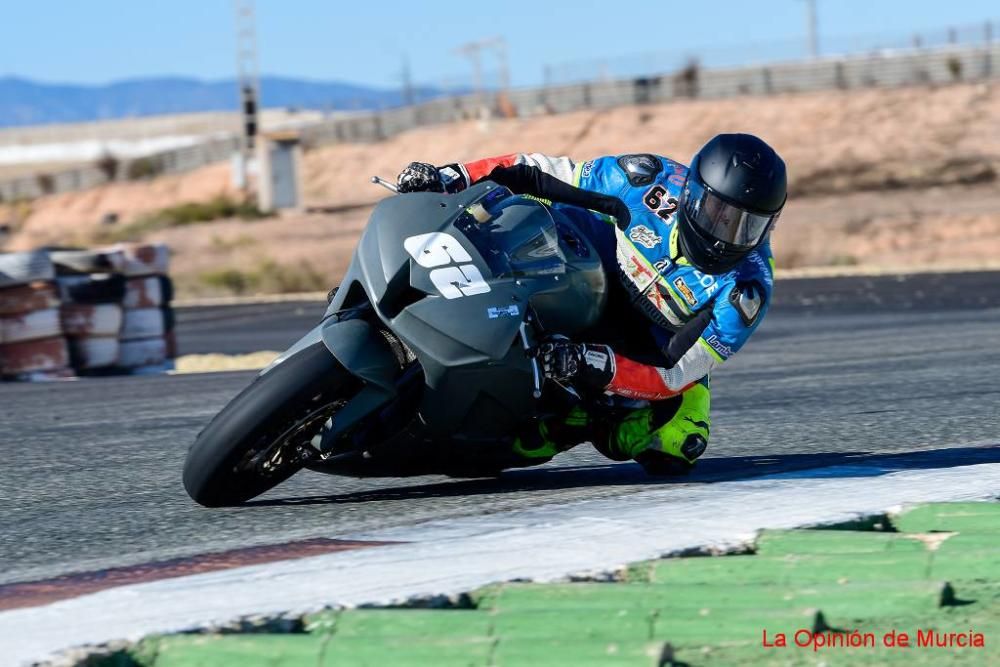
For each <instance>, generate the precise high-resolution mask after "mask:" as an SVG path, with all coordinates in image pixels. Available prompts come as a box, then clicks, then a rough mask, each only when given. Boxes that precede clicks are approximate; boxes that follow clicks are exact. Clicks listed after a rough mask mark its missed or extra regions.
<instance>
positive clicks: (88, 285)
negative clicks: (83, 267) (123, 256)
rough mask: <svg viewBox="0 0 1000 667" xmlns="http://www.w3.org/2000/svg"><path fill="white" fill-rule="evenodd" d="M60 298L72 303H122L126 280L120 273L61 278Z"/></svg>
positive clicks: (59, 278)
mask: <svg viewBox="0 0 1000 667" xmlns="http://www.w3.org/2000/svg"><path fill="white" fill-rule="evenodd" d="M56 281H57V284H58V285H59V296H60V297H61V298H62V300H63V301H70V302H72V303H121V302H122V300H123V299H124V298H125V289H126V282H127V281H126V279H125V276H123V275H121V274H120V273H106V274H99V273H98V274H91V275H78V276H59V277H58V278H57V279H56Z"/></svg>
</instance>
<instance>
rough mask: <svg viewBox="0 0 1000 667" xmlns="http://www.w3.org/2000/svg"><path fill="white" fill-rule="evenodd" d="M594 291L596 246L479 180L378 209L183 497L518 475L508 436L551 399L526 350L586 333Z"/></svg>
mask: <svg viewBox="0 0 1000 667" xmlns="http://www.w3.org/2000/svg"><path fill="white" fill-rule="evenodd" d="M372 180H373V182H378V183H381V184H383V185H387V187H390V189H393V188H392V187H391V186H390V185H388V184H387V183H386V182H385V181H382V180H381V179H378V178H377V177H375V178H373V179H372ZM607 291H608V288H607V278H606V276H605V272H604V270H603V268H602V266H601V260H600V258H599V256H598V253H597V251H596V250H595V248H594V247H593V246H592V244H591V243H590V241H589V240H588V239H587V238H586V237H585V236H584V235H582V234H581V233H580V232H579V231H578V230H577V229H576V228H575V227H574V225H573V224H572V223H571V222H570V220H569V218H568V217H567V215H566V213H565V212H564V211H562V210H560V207H558V206H550V205H548V203H546V202H542V201H539V200H538V199H536V198H533V197H530V196H523V195H515V194H513V193H512V192H511V191H510V190H509V189H507V188H506V187H503V186H501V185H498V184H496V183H494V182H491V181H485V182H481V183H478V184H476V185H473V186H472V187H470V188H468V189H466V190H464V191H462V192H460V193H458V194H438V193H428V192H424V193H411V194H405V195H399V194H397V195H396V196H393V197H388V198H386V199H383V200H382V201H381V202H380V203H379V204H378V205H377V206H376V207H375V209H374V211H373V213H372V215H371V218H370V219H369V222H368V224H367V226H366V227H365V230H364V232H363V233H362V235H361V238H360V240H359V242H358V245H357V247H356V249H355V251H354V255H353V258H352V261H351V264H350V267H349V268H348V270H347V273H346V274H345V276H344V278H343V280H342V282H341V284H340V285H339V287H338V288H336V289H335V290H334V291H333V292H331V297H330V299H329V304H328V307H327V309H326V312H325V314H324V315H323V318H322V320H321V322H320V323H319V324H318V325H317V326H316V327H315V328H314V329H313V330H312V331H310V332H309V333H307V334H306V335H305V336H303V337H302V338H301V339H300V340H299V341H298V342H297V343H295V344H294V345H292V346H291V347H290V348H289V349H288V350H287V351H286V352H284V353H283V354H282V355H281V356H280V357H278V359H276V360H275V361H274V362H273V363H272V364H271V365H269V366H268V367H266V368H264V369H263V370H262V371H261V372H260V373H259V374H258V376H257V377H256V378H255V379H254V381H253V383H252V384H250V386H248V387H247V388H246V389H244V390H243V391H242V392H241V393H240V394H239V395H237V396H236V397H235V398H234V399H233V400H232V401H230V403H229V404H228V405H226V406H225V407H224V408H223V409H222V411H221V412H219V414H218V415H216V416H215V418H214V419H212V421H211V422H210V423H209V424H208V425H207V426H206V427H205V428H204V429H203V430H202V431H201V432H200V433H199V434H198V436H197V438H196V440H195V442H194V444H193V445H192V446H191V448H190V450H189V452H188V456H187V460H186V462H185V465H184V473H183V480H184V487H185V489H186V490H187V492H188V494H189V495H190V496H191V498H192V499H193V500H195V501H196V502H198V503H200V504H201V505H204V506H208V507H218V506H227V505H236V504H239V503H242V502H245V501H247V500H249V499H251V498H254V497H255V496H258V495H260V494H261V493H264V492H265V491H267V490H269V489H271V488H273V487H274V486H276V485H278V484H280V483H281V482H283V481H285V480H286V479H288V478H289V477H291V476H292V475H293V474H295V473H296V472H298V471H299V470H302V469H309V470H313V471H318V472H323V473H329V474H335V475H349V476H355V477H366V476H404V475H415V474H429V473H443V474H449V475H453V476H482V475H495V474H497V473H499V471H500V470H502V469H504V468H506V467H510V466H512V465H517V463H516V462H512V461H510V460H509V459H510V454H509V450H510V442H511V440H512V438H513V437H515V436H516V435H517V434H518V433H521V432H524V429H527V428H530V427H531V424H532V422H533V421H535V420H537V419H540V418H544V417H545V416H546V415H547V414H551V413H552V411H553V410H554V407H553V406H554V405H555V404H556V403H558V402H559V400H562V399H560V398H552V397H551V395H552V394H556V393H558V394H561V395H562V396H565V394H566V392H565V391H560V392H549V391H546V392H543V388H545V387H546V386H547V385H548V383H546V382H545V380H544V378H543V376H542V373H541V369H540V367H539V364H538V361H537V359H536V358H535V357H534V356H533V355H532V354H531V353H530V351H531V350H532V349H534V347H535V346H536V345H537V344H538V342H539V341H541V340H543V339H544V338H546V337H548V336H551V335H553V334H561V335H565V336H569V337H572V336H573V335H574V334H576V333H579V332H581V331H584V330H586V329H587V328H589V327H591V326H592V325H594V324H595V323H596V322H597V320H598V319H599V318H600V316H601V313H602V311H603V309H604V305H605V301H606V299H607ZM568 391H571V390H568ZM543 394H544V395H543Z"/></svg>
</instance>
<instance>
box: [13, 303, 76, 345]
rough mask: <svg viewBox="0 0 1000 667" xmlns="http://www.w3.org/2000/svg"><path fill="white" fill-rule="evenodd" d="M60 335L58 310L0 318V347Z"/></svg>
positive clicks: (49, 309)
mask: <svg viewBox="0 0 1000 667" xmlns="http://www.w3.org/2000/svg"><path fill="white" fill-rule="evenodd" d="M61 335H62V325H61V324H60V322H59V309H58V308H47V309H45V310H34V311H31V312H29V313H23V314H21V315H11V316H9V317H0V345H2V344H5V343H21V342H24V341H27V340H37V339H39V338H52V337H53V336H61Z"/></svg>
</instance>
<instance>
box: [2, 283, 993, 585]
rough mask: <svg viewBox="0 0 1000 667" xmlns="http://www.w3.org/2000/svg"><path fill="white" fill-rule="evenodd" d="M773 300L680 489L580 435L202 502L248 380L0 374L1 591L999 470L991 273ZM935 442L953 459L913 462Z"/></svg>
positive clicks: (717, 383) (269, 336) (727, 372)
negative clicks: (759, 478) (39, 378)
mask: <svg viewBox="0 0 1000 667" xmlns="http://www.w3.org/2000/svg"><path fill="white" fill-rule="evenodd" d="M776 295H777V296H776V300H775V303H774V306H773V308H772V310H771V312H770V314H769V315H768V317H767V320H766V321H765V322H764V324H763V325H762V327H761V329H760V331H759V332H758V334H757V335H756V336H755V337H754V340H753V341H752V342H751V343H750V344H749V345H748V347H747V348H746V350H745V351H744V352H742V353H741V354H740V355H738V356H737V357H736V358H734V359H733V360H732V361H730V362H728V363H727V364H726V367H725V368H723V369H722V370H721V371H719V372H718V373H716V375H715V376H714V377H713V389H714V392H713V413H712V420H713V439H712V443H711V445H710V447H709V450H708V453H707V454H706V456H707V457H708V458H707V459H706V460H705V461H703V463H702V464H701V465H700V466H699V470H698V472H697V473H696V474H695V475H692V476H691V477H689V478H687V479H685V480H683V481H669V482H663V481H659V480H654V479H650V478H648V477H646V476H645V474H644V473H643V472H642V470H641V469H640V468H638V467H637V466H636V465H634V464H631V463H624V464H614V463H611V462H608V461H605V460H604V459H602V458H601V457H600V455H598V454H596V453H595V452H594V451H593V450H591V449H589V448H585V447H578V448H577V449H575V450H573V451H571V452H569V453H567V454H564V455H563V456H561V457H559V458H558V459H557V460H556V461H553V462H552V463H551V464H549V465H546V466H543V467H541V468H536V469H527V470H520V471H511V472H508V473H505V474H504V475H503V477H501V478H500V479H491V480H449V479H447V478H443V477H420V478H410V479H406V480H399V479H395V480H363V481H362V480H352V479H346V478H339V477H328V476H324V475H320V474H316V473H310V472H304V473H300V474H299V475H297V476H296V477H295V478H293V479H292V480H290V481H289V482H286V483H285V484H284V485H283V486H280V487H278V488H277V489H275V490H273V491H272V492H270V493H269V494H267V495H266V496H263V497H262V498H260V499H258V500H257V501H255V502H252V503H250V504H249V505H248V506H246V507H242V508H238V509H225V510H207V509H202V508H200V507H197V506H195V505H194V504H193V503H192V502H191V501H190V500H189V499H188V498H187V496H186V495H185V493H184V490H183V488H182V486H181V483H180V469H181V465H182V462H183V459H184V454H185V451H186V449H187V447H188V445H189V444H190V442H191V441H192V440H193V438H194V437H195V434H196V433H197V432H198V430H199V429H200V428H201V427H202V426H203V425H204V424H205V423H206V422H207V421H208V420H209V419H210V418H211V417H212V415H213V414H214V413H215V412H216V411H217V410H219V409H220V408H221V407H222V406H223V405H224V404H225V402H226V401H227V400H228V399H229V398H231V397H232V396H233V395H234V394H235V393H236V392H237V391H239V390H240V389H241V388H242V387H243V386H245V385H246V384H247V383H248V382H249V381H250V379H251V378H252V375H253V374H252V373H221V374H207V375H187V376H170V377H133V378H101V379H92V380H82V381H77V382H65V383H52V384H34V385H29V384H2V385H0V405H2V406H3V411H2V413H0V415H2V416H0V420H2V433H3V437H2V442H0V501H2V503H3V514H2V517H0V534H2V536H3V537H2V540H0V566H2V568H0V583H9V582H15V581H25V580H31V579H40V578H48V577H52V576H56V575H59V574H63V573H67V572H75V571H85V570H95V569H100V568H105V567H111V566H117V565H129V564H137V563H145V562H149V561H153V560H159V559H163V558H168V557H176V556H187V555H194V554H200V553H205V552H209V551H221V550H226V549H231V548H236V547H245V546H250V545H260V544H272V543H279V542H285V541H290V540H297V539H303V538H307V537H330V538H350V537H352V536H354V535H357V534H359V533H360V532H362V531H364V530H367V529H372V528H376V527H387V526H394V525H409V524H413V523H415V522H419V521H422V520H428V519H438V518H447V517H450V516H455V515H460V514H461V515H464V514H483V513H494V512H503V511H506V510H509V509H516V508H526V507H531V506H534V505H537V504H543V503H555V502H566V501H571V500H578V499H586V498H596V497H608V496H615V495H619V494H626V493H631V492H635V491H638V490H641V489H644V488H648V487H649V485H654V484H655V485H661V484H668V485H669V484H673V485H680V484H711V483H712V482H713V481H714V480H719V479H733V478H739V477H742V476H748V475H759V474H763V473H767V472H775V471H779V470H788V471H803V472H801V473H800V474H808V473H807V472H805V471H808V470H809V469H811V468H817V467H822V466H826V465H830V464H834V463H839V464H843V463H850V462H851V461H854V460H858V458H862V457H872V456H877V457H880V458H882V459H884V460H886V461H887V462H890V463H892V464H894V465H899V466H900V467H920V466H933V467H940V466H946V465H948V461H952V460H953V461H954V462H955V463H956V464H958V463H968V462H969V461H971V460H975V461H977V462H987V461H989V462H1000V447H997V446H996V444H997V443H998V442H1000V433H998V432H1000V416H998V412H1000V411H998V409H997V406H998V405H1000V379H998V378H997V376H996V374H995V373H996V370H995V369H997V368H998V367H1000V276H998V274H994V273H969V274H958V275H952V276H947V275H926V276H915V277H910V278H907V279H899V278H894V277H884V278H846V279H837V280H829V279H816V280H794V281H783V282H781V283H779V285H778V287H777V291H776ZM322 310H323V306H322V304H312V303H304V304H296V303H290V304H267V305H250V306H229V307H219V308H191V309H185V310H182V311H181V312H180V313H179V325H178V326H179V329H178V332H179V336H180V341H181V346H182V352H185V353H193V352H228V353H238V352H252V351H255V350H261V349H282V348H283V347H285V346H286V345H288V344H289V343H291V342H292V341H294V340H295V339H296V338H297V337H298V335H299V334H301V333H303V332H304V331H306V330H307V329H308V328H309V326H311V324H312V323H314V322H315V320H316V318H317V317H318V315H319V314H320V313H321V312H322ZM983 447H985V449H984V448H983ZM931 449H946V450H948V451H945V452H943V453H937V454H934V455H933V456H923V455H921V454H914V453H915V452H920V451H923V450H931ZM774 510H775V512H780V511H781V508H777V507H776V508H774ZM663 511H664V512H665V513H666V512H670V507H669V506H667V505H665V506H664V507H663Z"/></svg>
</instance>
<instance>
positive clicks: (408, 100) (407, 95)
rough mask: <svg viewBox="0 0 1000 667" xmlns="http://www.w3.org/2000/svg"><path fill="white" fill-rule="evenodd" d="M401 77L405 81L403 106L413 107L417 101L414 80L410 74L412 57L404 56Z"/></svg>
mask: <svg viewBox="0 0 1000 667" xmlns="http://www.w3.org/2000/svg"><path fill="white" fill-rule="evenodd" d="M400 75H401V77H402V79H403V91H402V92H403V95H402V102H403V106H407V107H409V106H413V104H414V103H415V102H416V101H417V100H416V96H415V95H414V91H413V78H412V76H411V74H410V57H409V56H407V55H406V54H403V69H402V71H401V73H400Z"/></svg>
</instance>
